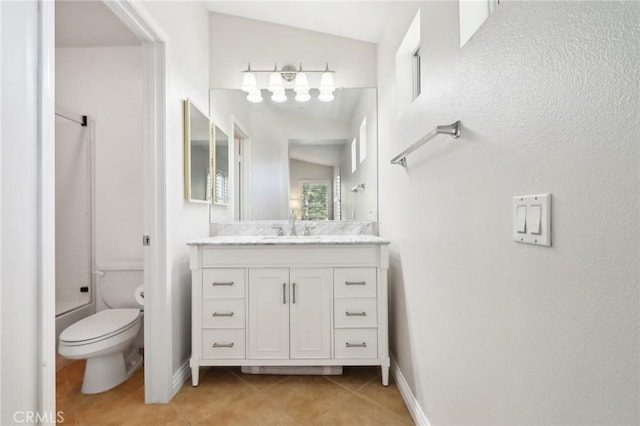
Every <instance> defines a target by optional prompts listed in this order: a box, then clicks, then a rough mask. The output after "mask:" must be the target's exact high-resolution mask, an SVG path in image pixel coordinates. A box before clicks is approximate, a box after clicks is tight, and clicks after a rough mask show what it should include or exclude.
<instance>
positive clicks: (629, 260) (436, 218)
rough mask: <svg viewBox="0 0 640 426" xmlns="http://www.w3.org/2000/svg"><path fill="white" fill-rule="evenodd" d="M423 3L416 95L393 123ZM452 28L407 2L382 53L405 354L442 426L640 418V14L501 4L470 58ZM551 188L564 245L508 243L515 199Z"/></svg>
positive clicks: (436, 9)
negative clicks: (457, 127)
mask: <svg viewBox="0 0 640 426" xmlns="http://www.w3.org/2000/svg"><path fill="white" fill-rule="evenodd" d="M417 7H421V9H422V37H421V38H422V57H423V63H422V69H423V95H422V96H421V97H420V98H419V99H418V100H417V101H416V102H415V103H414V104H413V105H412V106H411V107H410V108H409V109H408V110H407V111H406V112H405V113H404V114H403V115H402V116H401V117H397V116H396V110H395V87H394V86H395V74H394V73H395V71H394V67H395V65H394V63H395V62H394V61H395V49H396V48H397V46H398V44H399V42H400V41H401V39H402V36H403V35H404V30H405V29H406V27H407V26H408V24H409V22H410V21H411V19H412V17H413V15H414V14H415V11H416V9H417ZM457 19H458V8H457V4H456V2H425V3H420V4H415V3H414V4H407V3H402V4H396V5H395V7H394V12H393V14H392V15H391V16H390V19H389V21H388V25H387V27H386V30H385V34H384V38H383V41H382V42H381V44H380V45H379V50H378V77H379V88H380V95H379V102H380V112H379V116H380V123H379V125H380V157H381V158H380V200H381V227H380V229H381V234H382V235H383V236H384V237H387V238H389V239H390V240H391V241H392V242H393V244H392V246H391V256H392V266H391V293H392V294H391V336H392V351H393V352H394V354H395V358H396V360H397V361H398V363H399V366H400V369H401V370H402V372H403V373H404V375H405V376H406V377H407V379H408V382H409V383H410V386H411V387H412V389H413V391H414V393H415V395H416V396H417V398H418V401H419V403H420V404H421V406H422V408H423V410H424V411H425V413H426V415H427V417H428V418H429V419H430V422H431V423H432V424H493V425H495V424H503V425H507V424H589V423H591V424H630V423H637V422H638V416H639V411H638V400H639V389H638V375H639V371H638V365H639V360H638V323H639V318H638V296H639V295H638V259H639V250H638V236H639V234H638V227H639V226H638V225H639V220H638V213H639V212H638V201H639V197H638V187H639V186H638V184H639V179H638V176H639V165H638V159H639V151H638V141H639V140H640V129H639V127H638V118H639V114H638V81H639V72H638V63H639V62H638V60H639V49H638V45H639V43H640V34H639V25H638V23H639V22H640V5H639V4H638V3H635V2H628V3H622V2H607V3H601V2H504V3H502V4H501V5H500V6H499V7H498V9H497V11H496V12H495V13H494V14H493V15H492V16H491V17H490V18H489V20H488V21H487V22H486V23H485V24H484V25H483V26H482V27H481V28H480V30H479V31H478V32H477V33H476V34H475V35H474V36H473V38H472V39H471V40H470V41H468V42H467V44H466V45H465V46H464V48H463V49H460V48H459V47H458V43H459V40H458V33H457V30H458V25H457ZM457 119H460V120H462V123H463V129H462V131H463V136H462V137H461V138H460V139H459V140H458V141H455V142H454V141H453V140H452V139H450V138H447V137H444V136H440V137H438V138H437V139H436V140H434V141H433V142H432V143H430V144H429V145H427V146H425V147H423V148H422V149H421V150H420V151H418V152H416V153H415V154H413V155H412V156H410V157H409V159H408V161H409V167H408V168H407V169H406V170H405V169H403V168H401V167H399V166H392V165H390V164H389V159H390V158H391V157H393V156H394V155H395V154H397V153H398V152H400V151H401V150H402V149H403V148H404V147H405V146H407V145H409V144H410V143H412V142H414V141H415V140H416V139H418V138H419V137H421V136H422V135H424V134H425V133H427V132H428V131H429V130H431V129H432V128H433V127H434V126H435V125H439V124H448V123H451V122H453V121H455V120H457ZM541 192H551V193H553V207H552V229H553V233H552V239H553V246H552V247H551V248H543V247H536V246H531V245H521V244H518V243H515V242H514V241H512V237H511V229H512V228H511V226H512V224H511V197H512V196H514V195H521V194H534V193H541Z"/></svg>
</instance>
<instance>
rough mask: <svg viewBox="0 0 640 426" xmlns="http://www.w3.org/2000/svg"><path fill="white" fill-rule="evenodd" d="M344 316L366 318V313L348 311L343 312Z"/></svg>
mask: <svg viewBox="0 0 640 426" xmlns="http://www.w3.org/2000/svg"><path fill="white" fill-rule="evenodd" d="M345 314H346V315H347V316H348V317H366V316H367V313H366V312H349V311H347V312H345Z"/></svg>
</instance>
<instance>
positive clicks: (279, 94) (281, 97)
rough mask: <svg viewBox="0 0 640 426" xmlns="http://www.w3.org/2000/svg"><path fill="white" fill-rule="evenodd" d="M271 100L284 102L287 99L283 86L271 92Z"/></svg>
mask: <svg viewBox="0 0 640 426" xmlns="http://www.w3.org/2000/svg"><path fill="white" fill-rule="evenodd" d="M271 100H272V101H273V102H277V103H281V102H285V101H286V100H287V95H286V94H285V93H284V88H282V89H280V90H276V91H275V92H273V95H271Z"/></svg>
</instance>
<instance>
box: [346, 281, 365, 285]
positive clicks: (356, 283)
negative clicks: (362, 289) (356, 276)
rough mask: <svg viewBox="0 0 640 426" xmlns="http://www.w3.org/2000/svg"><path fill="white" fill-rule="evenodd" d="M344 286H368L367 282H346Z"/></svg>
mask: <svg viewBox="0 0 640 426" xmlns="http://www.w3.org/2000/svg"><path fill="white" fill-rule="evenodd" d="M344 285H367V282H366V281H345V282H344Z"/></svg>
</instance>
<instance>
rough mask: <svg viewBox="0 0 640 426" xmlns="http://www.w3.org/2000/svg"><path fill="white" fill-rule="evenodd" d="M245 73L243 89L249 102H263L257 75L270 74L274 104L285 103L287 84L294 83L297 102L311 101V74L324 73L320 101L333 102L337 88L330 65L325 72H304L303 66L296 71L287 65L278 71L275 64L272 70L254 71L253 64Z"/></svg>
mask: <svg viewBox="0 0 640 426" xmlns="http://www.w3.org/2000/svg"><path fill="white" fill-rule="evenodd" d="M242 73H243V79H242V87H241V89H242V90H243V91H245V92H247V93H248V95H247V100H248V101H249V102H255V103H257V102H262V95H261V94H260V89H259V88H258V84H257V81H256V75H255V74H256V73H269V74H270V75H269V85H268V86H267V89H268V90H269V91H270V92H271V93H272V95H271V100H272V101H274V102H278V103H279V102H285V101H286V100H287V95H286V93H285V87H284V85H285V82H287V83H288V82H292V81H294V80H295V82H294V87H293V89H294V90H295V92H296V96H295V100H296V101H298V102H307V101H309V100H310V99H311V95H310V94H309V90H311V87H310V86H309V80H308V78H307V74H309V73H322V77H321V80H320V87H319V90H320V95H319V96H318V99H319V100H320V101H322V102H331V101H332V100H333V99H334V96H333V92H334V91H335V86H334V83H333V74H334V73H335V71H332V70H330V69H329V64H326V65H325V69H324V70H303V69H302V64H300V67H299V68H298V69H297V70H296V69H295V67H293V66H291V65H285V66H284V67H282V68H280V69H278V65H277V64H275V65H274V67H273V69H272V70H252V69H251V63H249V66H248V67H247V69H246V70H245V71H243V72H242Z"/></svg>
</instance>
